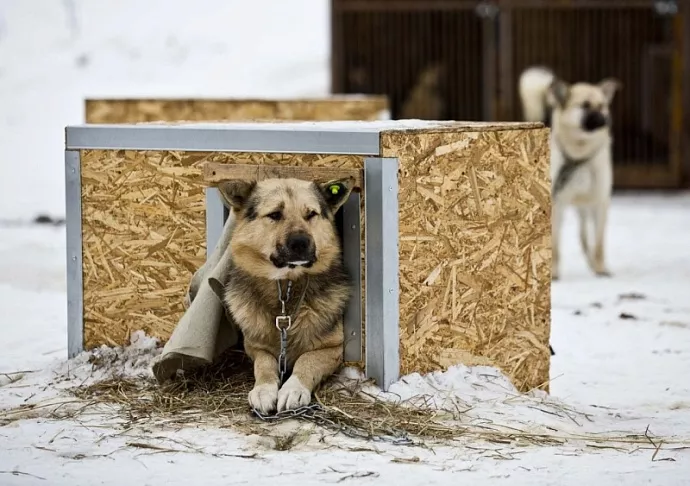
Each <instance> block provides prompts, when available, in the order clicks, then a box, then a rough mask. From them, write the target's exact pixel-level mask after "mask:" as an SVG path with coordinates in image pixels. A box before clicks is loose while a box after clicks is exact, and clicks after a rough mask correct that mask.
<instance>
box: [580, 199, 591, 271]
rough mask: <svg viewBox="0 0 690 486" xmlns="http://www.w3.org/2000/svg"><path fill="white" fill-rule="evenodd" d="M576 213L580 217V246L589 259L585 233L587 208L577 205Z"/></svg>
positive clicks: (587, 236)
mask: <svg viewBox="0 0 690 486" xmlns="http://www.w3.org/2000/svg"><path fill="white" fill-rule="evenodd" d="M577 215H578V217H579V219H580V246H581V247H582V251H583V253H584V254H585V256H586V257H587V261H591V257H590V253H589V235H588V234H587V216H589V214H588V213H587V208H583V207H578V208H577Z"/></svg>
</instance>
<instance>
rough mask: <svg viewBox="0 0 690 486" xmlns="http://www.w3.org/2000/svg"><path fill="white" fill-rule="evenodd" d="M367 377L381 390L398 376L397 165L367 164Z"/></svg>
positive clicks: (393, 161)
mask: <svg viewBox="0 0 690 486" xmlns="http://www.w3.org/2000/svg"><path fill="white" fill-rule="evenodd" d="M364 178H365V182H364V188H365V199H364V204H365V208H366V209H365V225H366V237H365V248H366V250H365V262H366V263H365V269H366V272H365V285H366V317H365V319H366V320H365V322H366V337H365V340H366V365H365V366H366V375H367V376H368V377H372V378H374V379H375V380H376V382H377V383H378V385H379V386H380V387H381V388H382V389H383V390H384V391H386V390H388V387H389V386H390V385H391V384H392V383H393V382H395V381H397V380H398V378H399V376H400V322H399V321H400V312H399V309H400V306H399V277H398V268H399V256H398V255H399V254H398V226H399V224H398V159H397V158H379V157H377V158H367V159H365V161H364Z"/></svg>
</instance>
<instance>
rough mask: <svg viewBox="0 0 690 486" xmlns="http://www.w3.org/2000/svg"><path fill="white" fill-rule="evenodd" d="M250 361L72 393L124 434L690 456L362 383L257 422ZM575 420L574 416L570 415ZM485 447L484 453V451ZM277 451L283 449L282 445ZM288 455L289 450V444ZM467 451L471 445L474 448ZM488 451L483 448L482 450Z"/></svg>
mask: <svg viewBox="0 0 690 486" xmlns="http://www.w3.org/2000/svg"><path fill="white" fill-rule="evenodd" d="M253 381H254V379H253V374H252V367H251V364H250V362H249V361H248V360H247V358H246V357H245V356H244V354H243V353H241V352H237V351H233V352H231V353H229V354H227V355H226V356H225V358H224V359H223V360H222V361H221V362H219V363H218V364H217V365H214V366H212V367H208V368H205V369H201V370H199V371H198V372H195V373H192V374H190V375H188V376H186V377H183V378H182V377H181V378H178V379H177V380H175V381H173V382H171V383H169V384H167V385H164V386H158V385H157V384H156V383H155V382H154V381H153V380H151V381H146V380H139V381H134V380H132V379H128V378H113V379H110V380H107V381H102V382H99V383H96V384H91V385H85V386H78V387H76V388H74V389H72V392H73V393H74V395H76V397H78V398H79V399H81V400H85V402H86V403H87V405H86V406H83V407H81V408H79V409H78V412H77V414H81V413H85V412H86V411H87V410H89V408H91V407H93V406H99V405H115V407H112V409H113V410H115V411H116V414H117V415H118V418H119V419H120V420H121V421H122V425H123V427H124V428H125V429H127V430H130V429H132V428H134V427H136V426H140V425H149V426H150V425H151V424H152V423H157V424H165V425H171V426H184V425H194V426H199V425H204V426H217V427H221V428H228V427H231V428H233V429H235V430H237V431H240V432H243V433H246V434H259V435H261V434H266V433H267V430H269V429H270V427H272V425H273V424H274V423H275V422H282V421H286V420H297V421H301V422H307V423H311V424H315V425H317V426H318V427H320V428H321V429H322V430H326V431H330V432H333V433H340V434H343V435H345V436H348V437H351V438H355V439H361V440H365V441H372V442H387V443H392V444H396V445H416V446H426V445H433V444H439V443H449V442H451V441H456V440H460V439H466V440H465V444H467V443H468V442H471V443H473V444H474V445H473V447H475V448H479V449H482V447H484V446H486V447H489V448H490V447H491V446H492V444H493V445H500V446H512V447H524V446H562V445H566V444H568V443H575V442H577V443H578V444H579V445H580V446H584V448H594V449H615V450H628V451H629V450H641V449H649V450H653V451H654V455H655V456H656V455H657V454H658V452H659V449H660V444H662V443H663V444H664V446H665V447H664V449H665V450H669V449H686V448H688V446H690V441H689V440H680V439H673V438H663V439H661V438H656V442H653V440H651V436H650V433H649V431H648V430H647V431H644V433H640V434H624V433H615V434H612V433H611V434H610V433H602V434H591V433H590V434H580V435H578V434H566V433H560V432H558V431H553V432H552V433H535V432H531V431H529V430H527V429H528V427H527V426H526V427H525V430H521V429H520V428H518V427H515V426H506V425H501V424H494V423H492V422H491V421H490V420H484V421H482V423H481V424H476V423H472V424H463V423H462V422H463V414H464V413H465V412H466V410H461V409H458V410H457V411H454V412H450V411H442V410H435V409H431V408H430V407H424V406H423V405H421V406H420V405H419V404H418V403H417V404H414V405H413V404H411V403H391V402H388V401H383V400H380V399H378V398H376V397H374V396H371V395H368V394H367V393H366V392H364V391H363V387H362V384H361V383H357V382H355V381H352V382H350V383H343V382H341V381H336V380H331V381H329V382H327V383H326V384H324V385H323V386H322V387H321V388H320V389H318V390H317V391H316V393H315V401H314V403H313V404H312V405H310V406H309V407H305V408H303V409H301V410H299V411H297V412H284V413H281V414H278V415H275V416H271V417H258V416H256V415H254V414H253V413H252V412H251V410H250V408H249V405H248V403H247V394H248V393H249V391H250V389H251V387H252V386H253ZM563 414H565V415H570V414H572V410H570V409H565V408H564V410H563ZM482 444H484V446H482ZM276 447H279V444H276ZM285 447H286V448H287V449H289V448H291V445H290V444H286V445H285ZM468 447H469V445H468ZM482 450H483V449H482Z"/></svg>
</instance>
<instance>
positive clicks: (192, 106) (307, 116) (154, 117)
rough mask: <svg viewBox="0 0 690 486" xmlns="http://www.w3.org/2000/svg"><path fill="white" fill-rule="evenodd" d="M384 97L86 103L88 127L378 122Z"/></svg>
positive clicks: (385, 104) (99, 101)
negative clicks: (153, 123)
mask: <svg viewBox="0 0 690 486" xmlns="http://www.w3.org/2000/svg"><path fill="white" fill-rule="evenodd" d="M387 109H388V100H387V99H386V98H385V97H383V96H367V97H353V98H350V99H315V100H276V101H272V100H233V99H229V100H222V99H219V100H194V99H189V100H165V99H160V100H159V99H124V100H117V99H114V100H87V101H86V107H85V116H86V123H139V122H149V121H177V120H186V121H212V120H224V121H240V120H315V121H320V120H377V119H379V117H380V114H381V112H382V111H383V110H387Z"/></svg>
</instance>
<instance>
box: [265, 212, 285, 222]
mask: <svg viewBox="0 0 690 486" xmlns="http://www.w3.org/2000/svg"><path fill="white" fill-rule="evenodd" d="M266 217H267V218H270V219H272V220H273V221H280V220H281V219H283V213H281V212H280V211H273V212H272V213H268V214H267V215H266Z"/></svg>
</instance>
